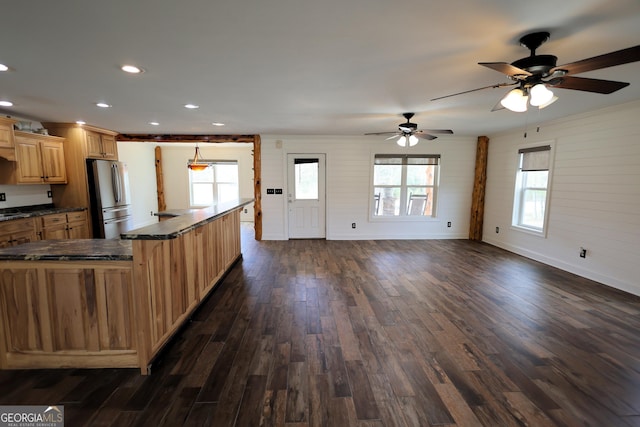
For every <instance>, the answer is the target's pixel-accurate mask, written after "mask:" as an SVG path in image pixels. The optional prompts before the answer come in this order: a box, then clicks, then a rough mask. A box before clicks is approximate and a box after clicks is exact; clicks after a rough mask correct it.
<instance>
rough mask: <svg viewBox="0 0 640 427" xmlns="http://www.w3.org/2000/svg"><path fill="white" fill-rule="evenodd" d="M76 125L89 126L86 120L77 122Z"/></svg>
mask: <svg viewBox="0 0 640 427" xmlns="http://www.w3.org/2000/svg"><path fill="white" fill-rule="evenodd" d="M76 124H79V125H86V124H87V122H85V121H84V120H76Z"/></svg>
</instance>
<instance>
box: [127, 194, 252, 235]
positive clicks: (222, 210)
mask: <svg viewBox="0 0 640 427" xmlns="http://www.w3.org/2000/svg"><path fill="white" fill-rule="evenodd" d="M254 201H255V199H253V198H250V199H239V200H234V201H232V202H227V203H222V204H220V205H217V206H211V207H208V208H202V209H198V210H197V211H195V212H192V213H186V214H184V215H180V216H177V217H174V218H171V219H168V220H166V221H162V222H159V223H157V224H152V225H147V226H145V227H142V228H137V229H135V230H131V231H128V232H126V233H122V234H121V235H120V238H121V239H122V240H171V239H176V238H178V237H179V236H181V235H183V234H185V233H188V232H189V231H191V230H193V229H195V228H198V227H201V226H203V225H205V224H207V223H209V222H211V221H215V220H216V219H218V218H220V217H221V216H224V215H226V214H228V213H229V212H231V211H234V210H236V209H240V208H242V207H243V206H246V205H248V204H250V203H253V202H254Z"/></svg>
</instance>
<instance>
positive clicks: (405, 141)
mask: <svg viewBox="0 0 640 427" xmlns="http://www.w3.org/2000/svg"><path fill="white" fill-rule="evenodd" d="M402 115H403V116H404V118H405V119H407V122H406V123H400V125H398V130H397V131H395V132H371V133H365V135H391V136H390V137H389V138H387V139H393V138H396V137H398V136H399V138H398V140H397V141H396V142H397V144H398V145H399V146H401V147H407V146H409V147H413V146H414V145H416V144H417V143H418V138H422V139H426V140H429V141H431V140H433V139H436V138H437V136H435V135H432V134H433V133H440V134H449V135H451V134H453V131H452V130H450V129H424V130H418V125H417V124H415V123H411V118H412V117H413V116H414V113H403V114H402Z"/></svg>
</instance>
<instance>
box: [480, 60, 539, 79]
mask: <svg viewBox="0 0 640 427" xmlns="http://www.w3.org/2000/svg"><path fill="white" fill-rule="evenodd" d="M478 65H482V66H483V67H487V68H491V69H492V70H495V71H497V72H499V73H502V74H506V75H507V76H511V77H516V76H523V77H526V76H530V75H531V73H530V72H528V71H525V70H523V69H521V68H518V67H514V66H513V65H511V64H507V63H506V62H478Z"/></svg>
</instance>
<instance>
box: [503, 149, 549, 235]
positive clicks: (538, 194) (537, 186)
mask: <svg viewBox="0 0 640 427" xmlns="http://www.w3.org/2000/svg"><path fill="white" fill-rule="evenodd" d="M550 163H551V146H550V145H544V146H539V147H531V148H522V149H520V150H518V170H517V172H516V185H515V197H514V201H513V220H512V225H513V226H515V227H520V228H523V229H527V230H529V231H533V232H537V233H541V234H542V233H544V230H545V225H546V213H547V208H548V203H549V167H550Z"/></svg>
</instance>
